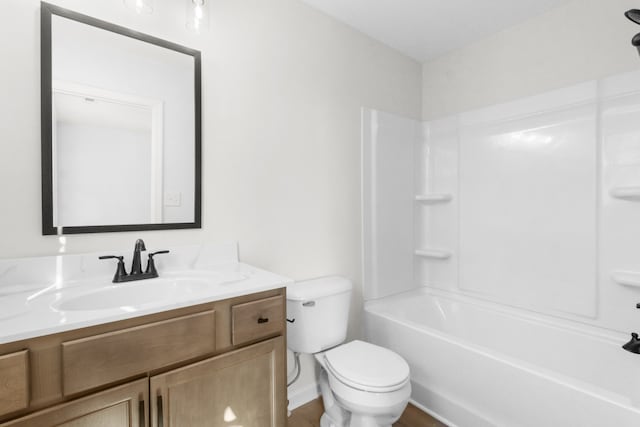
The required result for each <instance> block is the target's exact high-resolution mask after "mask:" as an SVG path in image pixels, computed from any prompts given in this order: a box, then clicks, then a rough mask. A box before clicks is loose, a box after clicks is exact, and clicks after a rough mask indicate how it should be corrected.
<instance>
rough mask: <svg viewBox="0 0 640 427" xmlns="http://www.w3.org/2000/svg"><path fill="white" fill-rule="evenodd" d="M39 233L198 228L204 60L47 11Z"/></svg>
mask: <svg viewBox="0 0 640 427" xmlns="http://www.w3.org/2000/svg"><path fill="white" fill-rule="evenodd" d="M41 91H42V95H41V96H42V110H41V124H42V233H43V234H45V235H54V234H77V233H99V232H116V231H140V230H168V229H184V228H200V227H201V206H202V203H201V188H202V182H201V151H202V148H201V144H202V142H201V59H200V52H199V51H197V50H193V49H190V48H187V47H184V46H180V45H178V44H175V43H172V42H168V41H165V40H161V39H158V38H156V37H153V36H149V35H146V34H142V33H139V32H136V31H133V30H130V29H127V28H124V27H121V26H118V25H115V24H111V23H108V22H105V21H101V20H99V19H96V18H92V17H90V16H86V15H82V14H80V13H76V12H73V11H70V10H67V9H63V8H60V7H58V6H54V5H50V4H48V3H41Z"/></svg>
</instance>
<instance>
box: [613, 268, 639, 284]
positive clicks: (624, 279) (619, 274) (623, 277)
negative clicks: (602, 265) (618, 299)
mask: <svg viewBox="0 0 640 427" xmlns="http://www.w3.org/2000/svg"><path fill="white" fill-rule="evenodd" d="M611 279H612V280H613V281H614V282H616V283H617V284H619V285H622V286H631V287H634V288H640V272H636V271H614V272H613V273H611Z"/></svg>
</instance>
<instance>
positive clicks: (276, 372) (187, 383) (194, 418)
mask: <svg viewBox="0 0 640 427" xmlns="http://www.w3.org/2000/svg"><path fill="white" fill-rule="evenodd" d="M284 345H285V344H284V338H283V337H277V338H273V339H270V340H267V341H263V342H261V343H258V344H254V345H252V346H249V347H246V348H242V349H239V350H235V351H232V352H229V353H225V354H223V355H220V356H217V357H214V358H211V359H207V360H204V361H202V362H199V363H195V364H192V365H189V366H186V367H184V368H180V369H176V370H174V371H170V372H167V373H166V374H162V375H158V376H155V377H152V378H151V420H152V426H154V427H185V426H186V427H200V426H207V427H218V426H220V427H229V426H243V427H283V426H285V425H286V415H287V414H286V411H287V408H286V372H285V371H286V368H285V347H284Z"/></svg>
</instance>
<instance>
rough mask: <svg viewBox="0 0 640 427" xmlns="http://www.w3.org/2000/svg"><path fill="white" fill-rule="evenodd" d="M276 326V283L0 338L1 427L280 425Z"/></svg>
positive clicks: (281, 313) (280, 353)
mask: <svg viewBox="0 0 640 427" xmlns="http://www.w3.org/2000/svg"><path fill="white" fill-rule="evenodd" d="M285 330H286V329H285V291H284V289H282V288H281V289H276V290H272V291H265V292H260V293H256V294H251V295H244V296H241V297H236V298H232V299H228V300H222V301H215V302H212V303H207V304H200V305H197V306H192V307H186V308H182V309H177V310H171V311H167V312H162V313H157V314H153V315H149V316H142V317H137V318H133V319H128V320H124V321H118V322H113V323H110V324H103V325H98V326H93V327H89V328H84V329H79V330H74V331H69V332H64V333H60V334H56V335H51V336H47V337H40V338H34V339H31V340H26V341H22V342H16V343H10V344H3V345H0V375H2V377H1V378H0V384H3V383H5V384H9V382H10V387H7V390H11V391H12V392H13V395H12V396H13V398H12V399H10V400H7V399H5V400H4V401H3V400H2V399H3V393H2V392H3V389H2V388H1V387H0V427H31V426H33V427H35V426H37V427H48V426H65V427H119V426H122V427H148V426H152V427H169V426H173V427H178V426H188V427H198V426H207V427H209V426H230V425H241V426H243V427H284V426H285V425H286V415H287V414H286V401H287V400H286V342H285V341H286V340H285ZM3 360H4V361H5V364H4V370H3V369H2V368H3V364H2V362H3ZM8 379H10V380H11V381H5V380H8ZM5 394H8V393H5Z"/></svg>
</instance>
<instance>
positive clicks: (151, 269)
mask: <svg viewBox="0 0 640 427" xmlns="http://www.w3.org/2000/svg"><path fill="white" fill-rule="evenodd" d="M168 253H169V251H167V250H164V251H157V252H151V253H150V254H149V260H148V261H147V269H146V270H145V274H151V275H152V276H153V277H158V270H156V262H155V261H154V260H153V257H154V256H155V255H161V254H168Z"/></svg>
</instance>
